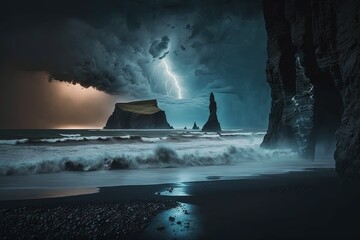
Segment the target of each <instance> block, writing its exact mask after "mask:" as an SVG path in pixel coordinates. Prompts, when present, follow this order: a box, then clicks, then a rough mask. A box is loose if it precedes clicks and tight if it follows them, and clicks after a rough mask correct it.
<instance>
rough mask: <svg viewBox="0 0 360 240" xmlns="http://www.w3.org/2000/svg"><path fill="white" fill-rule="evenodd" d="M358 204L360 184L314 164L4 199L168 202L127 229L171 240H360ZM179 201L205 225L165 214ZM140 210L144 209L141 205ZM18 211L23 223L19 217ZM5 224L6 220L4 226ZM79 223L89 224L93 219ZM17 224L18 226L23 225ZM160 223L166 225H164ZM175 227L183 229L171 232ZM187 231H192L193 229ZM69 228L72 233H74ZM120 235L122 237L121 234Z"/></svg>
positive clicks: (31, 203) (45, 204)
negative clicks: (287, 169)
mask: <svg viewBox="0 0 360 240" xmlns="http://www.w3.org/2000/svg"><path fill="white" fill-rule="evenodd" d="M359 202H360V184H359V182H357V181H356V182H342V181H341V180H340V179H339V178H338V177H337V175H336V173H335V170H334V169H312V170H310V171H302V172H290V173H284V174H276V175H262V176H259V177H252V178H247V179H237V180H216V179H213V180H212V181H203V182H190V183H183V184H160V185H143V186H120V187H105V188H100V191H99V192H98V193H94V194H88V195H79V196H71V197H61V198H51V199H50V198H48V199H34V200H15V201H0V209H1V211H4V209H7V210H6V211H10V212H13V211H15V210H16V209H20V208H24V207H25V208H32V209H38V210H39V209H40V210H39V211H46V210H47V209H53V208H58V207H63V208H77V207H79V206H85V205H91V206H98V207H100V208H103V206H109V205H114V204H115V205H116V204H118V207H119V206H125V205H126V204H135V203H136V204H140V205H141V206H142V205H144V204H145V205H146V204H150V205H149V206H153V207H155V206H160V205H161V206H162V207H161V208H157V209H160V211H155V212H153V213H151V214H150V215H146V216H147V218H148V217H149V218H151V220H150V219H149V221H147V222H146V224H143V225H141V227H139V231H137V232H136V234H135V235H126V238H129V239H130V238H132V237H134V236H137V237H141V238H143V239H168V238H169V234H170V235H171V234H173V235H171V236H170V239H171V238H174V237H179V236H181V239H221V238H223V239H238V238H245V239H262V238H292V239H293V238H323V237H327V238H330V239H332V238H335V237H339V238H342V239H359V237H360V232H359V231H357V227H358V226H357V222H358V221H357V220H358V216H360V204H358V203H359ZM177 204H180V205H181V204H189V205H190V206H193V207H194V208H196V211H195V210H194V212H192V211H190V210H187V209H185V208H180V210H179V209H178V210H179V211H178V212H181V211H185V210H186V211H188V214H186V216H185V215H184V214H183V217H192V219H193V220H189V221H188V222H189V226H191V224H190V222H194V221H196V222H197V223H198V224H197V226H196V227H195V228H194V227H188V228H187V227H186V226H188V225H185V223H181V224H179V225H177V224H174V223H173V222H171V221H169V220H168V219H162V220H161V219H160V220H159V216H161V214H167V211H169V210H168V209H176V208H177V207H178V205H177ZM155 208H156V207H155ZM140 209H141V208H140ZM181 209H182V210H181ZM70 212H71V211H70ZM195 212H196V213H195ZM135 213H136V214H135ZM24 214H26V213H24ZM133 214H134V215H135V216H139V215H142V214H143V215H144V213H141V211H140V212H136V211H135V212H134V213H133ZM10 215H11V214H10ZM130 215H131V214H130ZM11 216H12V219H13V220H12V221H13V222H14V223H16V219H17V216H16V215H14V214H12V215H11ZM9 221H10V220H9ZM154 222H157V223H154ZM160 222H162V223H161V224H160ZM3 224H4V222H2V223H1V224H0V227H1V228H2V229H4V228H3V226H2V225H3ZM154 224H155V225H154ZM156 224H157V225H156ZM171 224H173V225H171ZM160 225H162V226H160ZM77 226H78V227H79V228H80V229H82V227H84V226H86V223H81V224H79V225H77ZM11 227H13V228H14V229H18V226H16V224H15V225H11ZM161 227H164V228H163V229H162V230H161V229H160V230H157V228H161ZM174 227H177V230H176V229H173V230H174V231H172V232H169V231H167V229H172V228H174ZM122 228H126V226H125V225H124V226H123V227H122ZM149 228H152V229H149ZM19 230H20V231H21V229H19ZM22 230H24V229H22ZM186 232H188V233H189V234H188V235H186V234H185V233H186ZM3 234H6V233H2V234H1V235H2V236H3ZM67 234H70V235H69V236H70V238H71V236H72V235H71V231H69V232H68V233H67ZM184 234H185V235H184ZM45 235H46V234H45ZM4 236H5V235H4ZM113 237H114V238H116V235H113ZM126 238H125V239H126ZM122 239H124V236H122Z"/></svg>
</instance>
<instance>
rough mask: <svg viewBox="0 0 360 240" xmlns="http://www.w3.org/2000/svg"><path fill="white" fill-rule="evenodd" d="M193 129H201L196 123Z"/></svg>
mask: <svg viewBox="0 0 360 240" xmlns="http://www.w3.org/2000/svg"><path fill="white" fill-rule="evenodd" d="M192 129H193V130H198V129H200V128H199V126H198V125H196V122H194V125H193V127H192Z"/></svg>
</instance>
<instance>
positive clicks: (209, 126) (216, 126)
mask: <svg viewBox="0 0 360 240" xmlns="http://www.w3.org/2000/svg"><path fill="white" fill-rule="evenodd" d="M209 111H210V116H209V119H208V120H207V122H206V123H205V125H204V127H203V128H202V131H208V132H218V131H221V127H220V123H219V121H218V118H217V115H216V111H217V107H216V102H215V97H214V94H213V93H210V105H209Z"/></svg>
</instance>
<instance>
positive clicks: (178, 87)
mask: <svg viewBox="0 0 360 240" xmlns="http://www.w3.org/2000/svg"><path fill="white" fill-rule="evenodd" d="M163 62H164V65H165V70H166V73H167V74H168V75H169V76H170V77H171V78H172V80H173V82H174V85H175V87H176V88H177V90H178V99H182V95H181V87H180V84H179V81H178V80H177V78H176V76H175V75H174V74H173V73H171V71H170V68H169V65H168V63H167V62H166V59H165V58H164V59H163Z"/></svg>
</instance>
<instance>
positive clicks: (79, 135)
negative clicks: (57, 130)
mask: <svg viewBox="0 0 360 240" xmlns="http://www.w3.org/2000/svg"><path fill="white" fill-rule="evenodd" d="M59 135H60V136H62V137H81V134H59Z"/></svg>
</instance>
